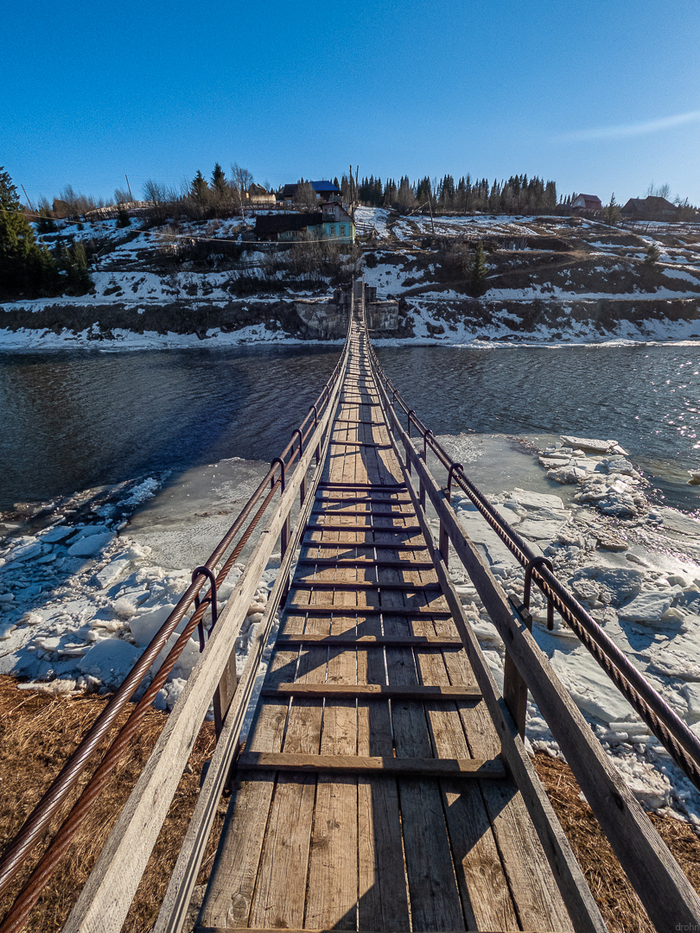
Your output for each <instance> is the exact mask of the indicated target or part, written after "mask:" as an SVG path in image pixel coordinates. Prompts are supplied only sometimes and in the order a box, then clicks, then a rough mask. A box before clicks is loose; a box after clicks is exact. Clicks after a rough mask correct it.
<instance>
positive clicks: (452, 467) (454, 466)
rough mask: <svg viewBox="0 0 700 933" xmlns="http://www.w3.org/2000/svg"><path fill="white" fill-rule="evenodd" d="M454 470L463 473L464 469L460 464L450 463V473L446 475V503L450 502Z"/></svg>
mask: <svg viewBox="0 0 700 933" xmlns="http://www.w3.org/2000/svg"><path fill="white" fill-rule="evenodd" d="M455 470H461V471H462V472H464V467H463V466H462V464H461V463H452V464H451V465H450V472H449V473H448V474H447V501H448V502H449V501H450V498H451V495H450V494H451V490H452V477H453V476H454V472H455Z"/></svg>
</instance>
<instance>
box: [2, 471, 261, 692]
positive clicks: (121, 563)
mask: <svg viewBox="0 0 700 933" xmlns="http://www.w3.org/2000/svg"><path fill="white" fill-rule="evenodd" d="M267 469H268V465H267V464H266V463H260V462H258V461H244V460H239V459H236V458H234V459H230V460H223V461H220V462H219V463H217V464H212V465H210V466H207V467H203V468H200V469H193V470H190V471H188V472H187V473H185V474H184V475H182V476H181V477H179V478H178V480H177V481H176V482H175V481H173V480H172V479H168V478H166V479H165V480H164V481H163V484H162V485H161V483H160V482H159V481H158V480H156V479H155V478H153V477H149V478H147V479H145V480H143V481H142V482H140V483H132V484H126V487H125V488H123V489H122V488H119V489H118V490H116V491H114V493H113V494H112V495H111V496H110V495H107V500H108V501H107V502H106V504H98V505H96V506H94V505H90V502H91V501H92V496H91V493H93V492H94V491H92V490H88V491H86V492H85V493H84V494H81V496H78V497H76V501H73V500H70V501H69V502H68V503H67V504H63V505H62V507H61V509H60V510H59V511H58V512H54V513H53V514H52V515H51V516H50V518H49V519H48V523H47V522H39V524H44V525H45V527H42V528H40V529H39V530H37V529H36V528H35V527H33V526H32V523H29V522H25V523H20V522H17V521H9V522H8V521H5V522H4V525H3V526H2V529H3V530H4V531H5V532H6V533H7V532H9V535H8V536H7V537H6V538H4V540H2V542H0V673H11V674H13V675H14V676H16V677H19V678H23V679H27V680H28V682H29V684H30V685H32V686H36V684H37V683H39V684H41V685H42V689H45V690H49V691H51V692H56V693H72V692H74V691H78V692H80V691H101V692H105V691H108V690H113V689H114V688H115V687H117V686H118V685H119V683H120V682H121V681H122V680H123V678H124V677H125V676H126V674H127V673H128V672H129V670H130V669H131V667H132V666H133V664H134V662H135V660H136V659H137V658H138V657H139V656H140V654H141V652H142V651H143V649H144V648H145V647H146V645H147V644H148V643H149V641H150V640H151V638H152V637H153V635H155V633H156V632H157V630H158V629H159V628H160V626H161V625H162V623H163V622H164V621H165V619H166V618H167V616H168V615H169V613H170V612H171V610H172V609H173V607H174V606H175V605H176V603H177V601H178V599H179V597H180V596H181V594H182V593H183V592H184V591H185V590H186V589H187V587H188V585H189V583H190V580H191V572H192V569H193V568H194V567H196V566H198V565H199V564H202V563H204V561H205V560H206V559H207V557H208V556H209V554H210V553H211V551H212V550H213V549H214V547H215V546H216V544H217V543H218V542H219V540H220V539H221V537H222V536H223V534H224V533H225V532H226V531H227V530H228V529H229V527H230V526H231V525H232V523H233V521H234V519H235V517H236V516H237V514H238V513H239V512H240V510H241V508H242V506H243V505H244V504H245V503H246V501H247V500H248V498H249V497H250V495H251V493H252V492H253V491H254V490H255V488H257V486H258V484H259V482H260V480H261V478H262V477H263V476H264V475H265V473H266V472H267ZM83 500H84V504H83V507H82V509H79V510H78V511H77V514H78V516H79V520H75V515H76V512H75V511H74V510H73V508H72V507H73V506H74V505H76V504H79V502H81V501H83ZM134 510H136V512H135V513H134ZM132 513H134V514H133V515H132V518H131V521H130V522H128V523H127V518H128V516H129V515H131V514H132ZM25 526H26V527H25ZM23 531H24V532H27V533H20V532H23ZM245 556H246V554H245V552H244V553H243V555H242V558H245ZM278 566H279V559H278V558H274V557H273V559H272V560H271V561H270V563H269V565H268V568H267V569H266V571H265V573H264V575H263V578H262V579H261V581H260V587H259V588H258V590H257V592H256V594H255V597H254V599H253V601H252V604H251V606H250V608H249V611H248V615H247V617H246V620H245V622H244V624H243V627H242V630H241V636H240V638H239V640H238V642H237V644H236V655H237V666H238V667H239V670H240V669H242V666H243V664H244V661H245V657H246V656H247V653H248V651H249V648H250V643H251V640H252V639H253V638H255V637H256V636H257V635H259V634H260V631H259V629H260V622H261V620H262V613H263V612H264V608H265V603H266V602H267V597H268V592H269V590H270V588H271V586H272V584H273V582H274V578H275V574H276V570H277V567H278ZM242 569H243V563H242V562H238V563H237V564H236V565H235V566H234V567H233V568H232V570H231V572H230V573H229V575H228V577H227V579H226V581H225V582H224V583H223V585H222V586H221V587H220V588H219V593H218V597H219V608H220V609H221V607H222V606H223V605H224V604H225V601H226V599H227V598H228V596H229V595H230V593H231V591H232V589H233V587H234V586H235V583H236V581H237V580H238V577H239V576H240V574H241V571H242ZM185 621H186V620H185ZM184 624H185V622H183V623H181V624H180V626H179V627H178V630H179V631H181V630H182V628H183V626H184ZM175 640H176V636H175V635H173V636H171V639H170V642H169V644H168V645H166V649H167V650H169V648H170V647H172V644H174V642H175ZM166 649H164V650H163V652H161V654H160V655H159V657H158V659H157V660H156V662H155V663H154V665H153V667H152V669H151V674H153V673H155V671H156V670H157V668H158V667H159V666H160V664H161V663H162V661H163V659H164V658H165V655H166V654H167V650H166ZM198 657H199V643H198V640H197V637H196V635H195V637H194V638H192V639H191V640H190V642H189V644H188V645H187V647H186V648H185V651H184V652H183V654H182V656H181V658H180V660H179V662H178V664H177V665H176V667H175V668H174V670H173V672H172V675H171V676H170V678H169V680H168V682H167V683H166V685H165V687H164V688H163V690H161V692H160V693H159V695H158V698H157V701H156V705H157V706H159V707H167V708H172V706H173V705H174V703H175V701H176V699H177V697H178V696H179V694H180V692H181V690H182V687H183V686H184V684H185V681H186V678H187V677H188V676H189V674H190V672H191V670H192V668H193V667H194V665H195V664H196V662H197V660H198Z"/></svg>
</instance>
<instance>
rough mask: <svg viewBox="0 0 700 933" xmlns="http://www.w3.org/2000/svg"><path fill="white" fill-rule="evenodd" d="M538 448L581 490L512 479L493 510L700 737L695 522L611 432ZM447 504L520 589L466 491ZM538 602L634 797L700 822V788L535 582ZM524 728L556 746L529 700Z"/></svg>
mask: <svg viewBox="0 0 700 933" xmlns="http://www.w3.org/2000/svg"><path fill="white" fill-rule="evenodd" d="M537 454H538V462H539V464H540V466H541V467H542V468H543V469H544V470H545V471H546V475H547V477H548V478H549V479H551V480H554V481H555V482H557V483H559V484H563V485H572V486H575V487H576V492H575V493H574V495H573V497H569V499H568V500H567V501H568V502H569V505H567V504H566V503H565V502H564V501H563V499H562V498H561V497H559V496H557V495H547V494H542V493H539V492H538V493H534V492H528V491H526V490H523V489H520V488H517V487H515V488H513V489H511V490H506V491H504V492H502V493H500V494H498V495H496V496H493V497H491V501H492V502H493V503H494V505H495V507H496V510H497V511H498V513H499V514H500V515H501V517H502V518H504V519H505V520H506V521H508V522H509V524H511V525H512V526H513V528H514V531H516V532H517V534H519V535H520V536H521V537H522V538H524V539H525V540H526V541H527V542H528V543H529V544H530V546H531V548H532V550H533V551H534V552H535V553H536V554H537V553H542V554H544V555H545V556H546V557H548V558H549V559H550V560H551V561H552V563H553V565H554V569H555V572H556V573H557V575H558V576H559V578H560V579H561V580H562V582H564V583H565V585H567V586H568V587H569V589H570V590H571V591H572V592H573V594H574V595H575V596H576V598H577V599H578V600H579V601H580V602H581V604H582V605H583V606H584V608H585V609H587V610H588V612H589V613H590V614H591V615H592V616H593V618H595V619H596V620H597V621H598V623H599V624H600V625H601V626H602V627H603V629H604V631H605V632H606V634H607V635H608V636H609V637H610V638H611V639H612V640H613V642H615V644H616V645H617V646H618V647H619V648H620V649H621V650H622V651H624V652H625V654H626V655H627V657H628V658H629V659H630V660H631V661H632V663H633V664H634V665H635V666H636V667H637V668H638V669H639V670H640V671H641V672H642V673H643V674H644V675H645V676H646V677H647V678H648V679H649V680H650V681H651V683H652V684H653V686H654V687H655V688H656V689H657V690H658V691H659V692H660V693H661V695H662V696H663V698H664V699H665V700H666V701H667V702H668V703H669V704H670V706H671V707H672V708H673V709H674V710H675V712H676V713H677V714H678V715H679V716H680V717H681V718H682V719H684V720H685V721H686V722H688V724H690V725H691V726H693V727H695V728H696V729H697V730H698V734H700V522H698V521H697V520H696V519H695V518H693V517H691V516H689V515H685V514H683V513H681V512H677V511H675V510H674V509H670V508H665V507H662V508H659V507H657V506H654V505H653V503H652V502H651V501H650V500H649V498H648V495H647V492H648V483H647V481H646V480H645V479H644V477H643V476H642V474H641V473H640V472H639V471H638V470H637V469H636V468H635V467H634V465H633V464H632V463H631V462H630V461H629V460H628V459H627V456H626V454H625V451H623V450H622V449H621V448H620V447H619V445H617V443H616V442H615V441H611V440H597V439H586V438H576V437H572V436H565V437H562V438H561V442H559V443H557V444H556V446H552V447H549V448H545V449H543V450H540V451H538V452H537ZM452 503H453V505H454V507H455V510H456V512H457V514H458V517H459V520H460V522H461V524H462V526H463V527H464V528H465V530H466V531H467V533H468V534H469V535H470V537H471V538H472V540H473V541H474V542H475V544H476V546H477V548H478V549H479V550H480V551H481V553H482V554H483V556H484V557H485V558H486V560H487V561H488V562H489V565H490V567H491V570H492V572H493V573H494V574H495V575H496V576H497V578H498V579H499V581H500V583H501V585H502V586H503V588H504V589H505V591H506V592H507V593H508V594H510V595H513V596H515V597H519V598H522V593H523V583H524V571H523V569H522V568H521V567H520V565H519V564H518V563H517V562H516V561H515V559H514V558H513V556H512V555H511V553H510V552H509V551H508V549H507V548H506V546H505V545H504V544H503V543H502V542H501V540H500V538H498V536H497V535H496V534H495V532H493V531H492V530H491V529H490V527H489V526H488V525H487V524H486V522H485V521H483V520H482V519H481V518H480V516H479V513H478V512H477V511H476V509H475V507H474V506H473V504H472V503H471V501H470V500H469V499H468V498H466V497H463V496H461V495H459V494H458V495H453V497H452ZM452 573H453V579H454V581H455V583H456V584H457V591H458V593H459V595H460V598H461V600H462V602H463V605H464V606H465V609H466V611H467V615H468V617H469V618H470V619H471V621H472V624H473V626H474V629H475V632H476V634H477V637H478V638H479V640H480V642H481V645H482V648H483V649H484V651H485V655H486V659H487V661H488V662H489V664H490V665H491V667H492V670H493V672H494V674H495V675H496V677H497V680H498V682H499V683H500V682H502V665H503V657H504V647H503V645H502V643H501V641H500V638H499V637H498V635H497V633H496V631H495V628H494V626H493V625H492V624H491V623H490V621H489V620H488V617H487V615H486V612H485V610H484V608H483V606H482V605H481V603H480V601H479V600H478V598H477V597H476V594H475V593H474V591H473V588H472V587H471V586H470V583H469V581H468V579H467V578H466V577H465V575H464V573H463V571H462V570H461V569H460V570H453V571H452ZM531 609H532V615H533V619H534V623H535V627H534V633H535V637H536V639H537V641H538V643H539V644H540V647H541V648H542V649H543V650H544V651H545V652H546V654H547V655H548V656H549V658H550V661H551V663H552V666H553V667H554V670H555V671H556V673H557V674H558V676H559V677H560V679H561V680H562V682H563V684H564V686H565V687H566V689H567V690H568V691H569V693H570V694H571V697H572V698H573V700H574V701H575V702H576V704H577V705H578V706H579V708H580V709H581V711H582V712H583V714H584V715H585V716H586V718H587V719H588V721H589V722H590V724H591V727H592V728H593V729H594V731H595V732H596V734H597V735H598V737H599V738H600V740H601V741H602V742H603V744H604V745H605V747H606V748H607V749H608V751H609V753H610V754H611V756H612V757H613V759H614V760H615V763H616V765H617V766H618V767H619V769H620V770H621V771H622V773H623V774H624V776H625V778H626V780H627V781H628V783H629V784H630V786H631V787H632V789H633V791H634V792H635V794H637V796H638V797H639V798H640V800H642V802H643V803H644V804H645V805H646V806H649V807H653V808H657V809H658V808H669V809H670V810H671V811H672V812H676V813H682V814H683V815H684V816H685V817H688V818H690V819H691V820H692V821H694V822H696V823H697V824H698V825H700V794H698V791H697V790H696V789H695V788H693V787H692V785H691V784H690V783H689V782H688V781H687V779H686V778H685V777H684V776H683V775H682V773H681V772H680V770H679V769H678V768H677V767H676V766H675V765H674V764H673V762H671V760H670V758H669V756H668V754H667V752H666V751H665V749H664V748H663V747H662V746H661V745H660V743H659V742H658V740H657V739H656V738H655V737H654V736H652V735H651V734H650V732H649V729H648V728H647V726H646V725H645V724H644V723H643V722H642V721H641V720H640V718H639V716H638V715H637V714H636V712H635V711H634V709H633V708H632V707H631V706H630V704H629V703H628V702H627V701H626V700H625V699H624V697H622V695H621V694H620V693H619V692H618V691H617V689H616V688H615V687H614V685H613V684H612V682H611V680H610V679H609V678H608V677H607V675H606V674H605V672H604V671H603V670H602V668H601V667H600V666H599V665H598V664H597V662H596V661H595V660H594V658H593V657H592V656H591V655H590V654H589V652H588V651H587V650H586V648H585V647H584V646H583V645H582V644H581V643H580V642H579V641H578V639H577V637H576V635H575V634H574V633H573V632H572V631H571V630H569V628H568V627H567V626H566V625H565V623H564V622H563V620H561V619H559V617H558V614H556V613H555V626H554V630H553V631H548V630H547V627H546V623H547V610H546V604H545V600H544V598H543V597H542V594H541V593H540V592H539V590H537V589H536V588H533V591H532V603H531ZM527 737H528V740H529V742H531V743H532V745H533V746H534V747H535V748H540V749H545V750H548V751H550V752H551V753H557V748H556V743H555V742H554V741H553V738H552V735H551V733H550V731H549V728H548V727H547V725H546V723H545V721H544V719H543V718H542V716H541V715H540V713H539V711H538V710H537V708H536V707H535V706H534V704H533V703H532V702H530V704H529V714H528V726H527Z"/></svg>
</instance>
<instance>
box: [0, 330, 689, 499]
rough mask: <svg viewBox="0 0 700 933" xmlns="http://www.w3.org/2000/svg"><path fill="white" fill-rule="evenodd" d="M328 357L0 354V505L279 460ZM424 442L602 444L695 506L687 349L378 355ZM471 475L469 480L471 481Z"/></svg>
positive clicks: (240, 351)
mask: <svg viewBox="0 0 700 933" xmlns="http://www.w3.org/2000/svg"><path fill="white" fill-rule="evenodd" d="M338 352H339V351H338V347H321V346H311V347H305V346H302V347H284V348H280V347H266V346H261V345H258V346H255V347H242V348H235V349H222V350H208V349H201V350H191V349H186V350H163V351H141V352H130V353H103V352H99V351H69V352H66V351H61V352H56V353H52V352H44V353H13V354H0V510H3V509H9V508H11V507H12V505H13V504H14V503H16V502H18V501H25V502H26V501H29V502H36V501H43V500H47V499H50V498H52V497H55V496H59V495H67V494H70V493H72V492H75V491H76V490H80V489H85V488H87V487H94V486H98V485H109V484H112V483H117V482H120V481H123V480H127V479H133V478H138V477H141V476H148V475H152V474H154V473H164V472H170V473H171V476H172V477H173V478H175V477H177V475H178V474H179V473H182V472H184V471H186V470H191V469H192V468H197V467H199V466H204V465H206V464H211V463H216V462H217V461H220V460H222V459H224V458H227V457H233V456H235V457H240V458H243V459H245V460H267V461H269V460H270V459H272V458H273V457H275V456H276V455H277V454H278V453H279V452H280V450H281V449H282V447H283V446H284V445H285V444H286V442H287V440H288V438H289V437H290V434H291V431H292V430H293V429H294V427H295V426H296V425H297V423H298V422H299V420H300V418H301V416H302V415H303V414H304V413H305V412H306V411H307V410H308V408H309V406H310V405H311V404H312V403H313V401H314V399H315V397H316V395H317V394H318V392H319V391H320V389H321V388H322V386H323V384H324V382H325V381H326V379H327V378H328V376H329V375H330V373H331V371H332V369H333V367H334V365H335V362H336V360H337V356H338ZM378 354H379V357H380V360H381V362H382V365H383V366H384V368H385V370H386V372H387V374H388V375H389V376H390V378H391V379H392V380H393V381H394V383H395V384H396V386H397V388H398V389H399V390H400V391H401V392H402V393H403V395H404V397H405V398H406V400H407V401H408V402H409V403H410V404H411V406H412V407H414V408H415V410H416V412H417V413H418V414H419V415H420V416H421V417H422V418H423V420H424V421H425V422H426V424H428V425H429V426H430V427H431V428H432V430H433V431H434V433H435V434H443V435H444V434H447V435H459V434H470V435H475V436H479V435H493V434H505V435H515V436H519V437H524V438H527V439H528V440H531V441H533V442H534V443H535V444H544V443H547V442H549V441H551V439H552V436H554V437H556V435H558V434H560V433H566V434H574V435H577V436H582V437H596V438H605V439H609V438H614V439H615V440H616V441H618V443H620V444H621V445H622V446H623V447H624V448H625V449H626V450H627V451H628V452H629V454H630V456H631V457H632V459H633V460H634V462H635V465H636V466H637V467H641V468H642V469H643V470H644V471H645V472H646V474H647V476H648V477H649V478H651V480H652V485H653V486H654V487H655V488H656V489H657V490H658V495H659V496H660V497H661V496H662V497H664V498H665V501H666V504H668V505H672V506H674V507H676V508H681V509H684V510H687V511H695V510H697V509H699V508H700V487H698V486H689V485H688V470H691V469H699V468H700V356H699V354H698V349H697V345H691V344H675V345H668V344H664V345H649V344H647V345H633V346H619V345H617V346H610V345H603V346H559V347H517V348H516V347H513V348H511V347H503V346H499V347H484V348H483V349H482V348H479V349H475V348H447V347H418V346H407V347H398V348H397V347H381V348H380V349H379V350H378ZM475 478H476V477H475Z"/></svg>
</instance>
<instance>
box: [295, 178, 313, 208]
mask: <svg viewBox="0 0 700 933" xmlns="http://www.w3.org/2000/svg"><path fill="white" fill-rule="evenodd" d="M294 204H295V206H296V207H297V208H298V210H300V211H313V210H315V209H316V207H317V206H318V199H317V197H316V192H315V191H314V189H313V187H312V185H311V182H310V181H301V182H299V184H298V185H297V190H296V193H295V195H294Z"/></svg>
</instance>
